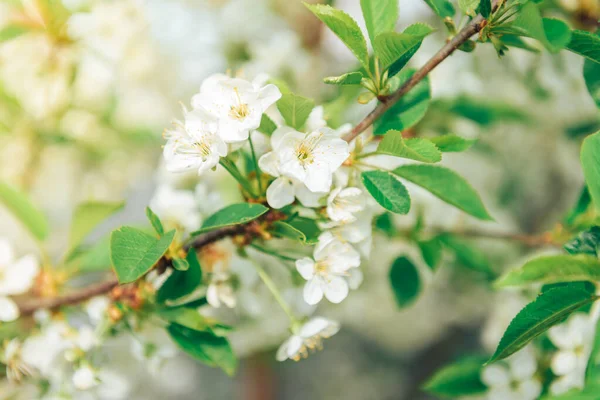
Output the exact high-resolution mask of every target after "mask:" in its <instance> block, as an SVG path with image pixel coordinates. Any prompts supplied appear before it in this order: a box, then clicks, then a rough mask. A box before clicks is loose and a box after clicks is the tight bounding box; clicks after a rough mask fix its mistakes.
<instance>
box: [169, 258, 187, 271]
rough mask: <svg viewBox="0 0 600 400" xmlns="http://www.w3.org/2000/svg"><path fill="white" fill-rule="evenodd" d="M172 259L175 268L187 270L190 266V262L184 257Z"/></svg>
mask: <svg viewBox="0 0 600 400" xmlns="http://www.w3.org/2000/svg"><path fill="white" fill-rule="evenodd" d="M172 261H173V268H175V269H176V270H177V271H187V270H188V269H189V268H190V264H189V263H188V262H187V261H186V260H184V259H183V258H179V257H174V258H173V260H172Z"/></svg>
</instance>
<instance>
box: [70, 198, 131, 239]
mask: <svg viewBox="0 0 600 400" xmlns="http://www.w3.org/2000/svg"><path fill="white" fill-rule="evenodd" d="M124 205H125V203H123V202H118V203H101V202H89V203H83V204H80V205H78V206H77V208H76V209H75V212H74V213H73V221H72V222H71V233H70V235H69V249H71V251H72V250H74V249H75V248H76V247H77V246H79V245H80V244H81V242H82V241H83V240H84V239H85V238H86V237H87V236H88V235H89V234H90V233H91V232H92V230H93V229H94V228H95V227H96V226H98V224H99V223H101V222H102V221H104V220H105V219H106V218H108V217H110V216H111V215H113V214H115V213H116V212H118V211H120V210H122V209H123V206H124Z"/></svg>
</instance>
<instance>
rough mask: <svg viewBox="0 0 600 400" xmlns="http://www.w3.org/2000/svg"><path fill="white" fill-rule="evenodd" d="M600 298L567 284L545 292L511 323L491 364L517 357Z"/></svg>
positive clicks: (577, 286)
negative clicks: (578, 311) (526, 348)
mask: <svg viewBox="0 0 600 400" xmlns="http://www.w3.org/2000/svg"><path fill="white" fill-rule="evenodd" d="M596 299H597V297H596V296H595V295H594V294H593V293H590V292H589V291H587V290H583V289H582V288H581V287H580V285H576V284H565V285H562V286H558V287H554V288H552V289H549V290H547V291H545V292H542V293H541V294H540V295H539V296H538V297H537V298H536V299H535V300H534V301H533V302H532V303H529V304H528V305H526V306H525V308H523V309H522V310H521V311H520V312H519V313H518V314H517V316H516V317H515V318H514V319H513V320H512V321H511V323H510V325H509V326H508V328H507V329H506V332H504V335H503V336H502V339H501V340H500V344H499V345H498V348H497V349H496V351H495V353H494V355H493V356H492V358H490V360H489V361H488V363H491V362H494V361H497V360H501V359H503V358H506V357H508V356H510V355H511V354H514V353H515V352H517V351H519V350H520V349H522V348H523V347H525V346H526V345H527V343H529V342H530V341H532V340H533V339H535V338H536V337H538V336H539V335H541V334H542V333H544V332H546V331H547V330H548V329H550V328H551V327H552V326H554V325H556V324H559V323H561V322H563V321H564V320H565V318H567V317H568V316H569V315H570V314H571V313H573V312H574V311H576V310H578V309H579V308H581V307H583V306H585V305H588V304H590V303H592V302H593V301H594V300H596Z"/></svg>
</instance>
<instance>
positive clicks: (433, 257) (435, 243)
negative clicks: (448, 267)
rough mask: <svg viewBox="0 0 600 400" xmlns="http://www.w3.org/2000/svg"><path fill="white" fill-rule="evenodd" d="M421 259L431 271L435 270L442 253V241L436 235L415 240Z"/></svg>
mask: <svg viewBox="0 0 600 400" xmlns="http://www.w3.org/2000/svg"><path fill="white" fill-rule="evenodd" d="M417 246H419V249H420V250H421V256H422V257H423V261H425V263H426V264H427V266H428V267H429V268H431V270H432V271H435V270H436V269H437V267H438V264H439V263H440V261H441V259H442V255H443V247H442V241H441V240H440V239H439V238H438V237H433V238H431V239H429V240H419V241H417Z"/></svg>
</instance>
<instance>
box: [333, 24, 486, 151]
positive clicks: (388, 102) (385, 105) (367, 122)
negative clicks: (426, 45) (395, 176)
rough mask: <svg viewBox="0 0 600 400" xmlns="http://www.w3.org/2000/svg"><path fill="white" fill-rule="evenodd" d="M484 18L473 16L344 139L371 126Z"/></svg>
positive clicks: (350, 137)
mask: <svg viewBox="0 0 600 400" xmlns="http://www.w3.org/2000/svg"><path fill="white" fill-rule="evenodd" d="M484 21H485V18H483V17H482V16H481V15H478V16H477V17H475V18H474V19H473V20H472V21H471V22H470V23H469V24H468V25H467V26H465V27H464V28H463V29H461V31H460V32H458V33H457V34H456V36H454V37H453V38H452V39H451V40H450V41H449V42H448V43H446V44H445V45H444V47H442V48H441V49H440V50H439V51H438V52H437V53H435V55H434V56H433V57H432V58H431V59H430V60H429V61H427V62H426V63H425V65H423V66H422V67H421V69H419V70H418V71H417V72H415V73H414V74H413V75H412V76H411V77H410V79H409V80H408V81H406V82H405V83H404V84H403V85H402V86H401V87H400V88H399V89H398V90H397V91H395V92H394V93H392V94H391V95H389V96H386V97H384V98H382V99H381V100H382V101H381V102H380V103H379V104H378V105H377V107H375V109H374V110H373V111H371V112H370V113H369V115H367V116H366V117H365V118H364V119H363V120H362V121H360V122H359V123H358V124H357V125H356V126H355V127H354V129H352V130H351V131H350V132H348V134H347V135H346V136H344V140H345V141H346V142H351V141H352V140H354V139H355V138H356V137H357V136H358V135H360V134H361V133H362V132H364V131H365V130H366V129H367V128H368V127H369V126H371V125H372V124H373V123H374V122H375V121H376V120H377V119H378V118H379V117H381V116H382V115H383V114H384V113H385V112H386V111H387V110H389V109H390V108H391V107H392V106H393V105H394V104H395V103H396V102H397V101H398V100H400V99H401V98H402V96H404V95H405V94H406V93H408V92H409V91H410V90H411V89H412V88H414V87H415V86H416V85H417V83H419V82H420V81H421V80H423V78H425V77H426V76H427V74H429V73H430V72H431V71H432V70H433V69H434V68H435V67H437V66H438V64H440V63H441V62H442V61H444V60H445V59H446V58H448V56H450V54H452V53H453V52H454V50H456V49H457V48H459V47H460V46H461V45H462V44H463V43H465V42H466V41H467V40H469V39H470V38H471V36H473V35H474V34H476V33H477V32H479V31H480V30H481V29H482V28H483V26H485V24H484Z"/></svg>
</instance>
